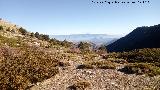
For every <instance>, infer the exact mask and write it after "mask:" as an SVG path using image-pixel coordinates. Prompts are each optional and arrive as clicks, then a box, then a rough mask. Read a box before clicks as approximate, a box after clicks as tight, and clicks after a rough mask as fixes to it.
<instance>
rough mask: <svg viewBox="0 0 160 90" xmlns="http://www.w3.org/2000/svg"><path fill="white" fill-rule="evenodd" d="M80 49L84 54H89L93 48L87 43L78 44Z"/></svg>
mask: <svg viewBox="0 0 160 90" xmlns="http://www.w3.org/2000/svg"><path fill="white" fill-rule="evenodd" d="M78 48H79V49H80V50H81V51H82V52H88V51H90V48H91V44H89V43H87V42H80V43H79V44H78Z"/></svg>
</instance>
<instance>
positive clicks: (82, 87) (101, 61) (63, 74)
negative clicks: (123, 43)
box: [0, 20, 160, 90]
mask: <svg viewBox="0 0 160 90" xmlns="http://www.w3.org/2000/svg"><path fill="white" fill-rule="evenodd" d="M0 22H1V23H0V26H2V27H3V28H1V30H0V32H1V33H0V89H1V90H160V88H159V87H160V74H159V71H160V69H159V68H158V67H159V59H158V58H157V57H155V58H156V59H157V61H156V62H157V63H158V64H157V63H156V66H155V65H153V66H152V67H155V68H156V70H154V72H156V74H154V76H149V75H147V73H148V72H150V71H151V70H153V69H150V67H149V65H148V64H147V67H144V68H141V67H140V68H138V72H144V71H145V72H144V73H142V74H139V75H137V74H136V72H135V73H134V74H127V73H124V72H122V70H121V69H123V68H124V67H125V66H127V65H129V64H130V62H129V61H127V58H128V57H127V56H129V55H131V54H130V53H129V54H124V55H127V56H123V54H122V55H121V54H120V55H121V56H123V57H126V59H124V58H123V57H120V56H118V55H119V54H118V53H107V52H104V51H103V52H101V53H100V52H95V51H85V50H79V48H74V45H73V44H71V43H70V42H67V41H65V42H61V41H58V40H55V39H48V38H47V37H46V35H41V34H40V35H39V34H37V33H36V34H33V33H30V32H25V33H24V32H23V33H22V32H20V30H19V29H20V28H21V27H17V26H15V25H13V24H11V23H8V22H5V21H2V20H1V21H0ZM7 28H10V29H9V30H7ZM12 30H14V31H15V32H12ZM22 31H25V30H22ZM156 51H157V52H156V53H159V52H160V51H159V50H156ZM154 52H155V51H154ZM152 54H153V53H151V54H150V55H152ZM133 55H134V54H133ZM147 55H148V54H147ZM157 55H159V54H157ZM118 57H120V58H118ZM139 57H140V56H139ZM145 57H147V56H145ZM130 59H132V58H130ZM142 59H143V58H142ZM148 59H150V58H147V59H146V60H148ZM153 59H154V58H153ZM142 61H143V60H142ZM153 64H154V63H153ZM148 68H149V69H148ZM135 70H136V68H135Z"/></svg>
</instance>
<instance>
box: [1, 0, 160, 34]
mask: <svg viewBox="0 0 160 90" xmlns="http://www.w3.org/2000/svg"><path fill="white" fill-rule="evenodd" d="M91 1H92V0H0V17H1V18H3V19H5V20H7V21H10V22H13V23H15V24H18V25H20V26H23V27H24V28H26V29H27V30H28V31H31V32H36V31H38V32H40V33H44V34H86V33H87V34H120V35H122V34H123V35H124V34H127V33H129V32H131V31H132V30H133V29H135V28H136V27H140V26H152V25H156V24H160V0H150V3H145V4H138V3H137V4H111V5H109V4H107V3H105V4H94V3H92V2H91ZM93 1H104V0H93ZM107 1H115V0H107ZM117 1H138V0H117ZM139 1H143V0H139Z"/></svg>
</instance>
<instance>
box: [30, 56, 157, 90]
mask: <svg viewBox="0 0 160 90" xmlns="http://www.w3.org/2000/svg"><path fill="white" fill-rule="evenodd" d="M62 61H63V60H62ZM68 62H69V63H70V66H67V67H60V68H59V71H60V73H59V74H57V75H56V76H55V77H52V78H50V79H48V80H45V81H43V82H40V83H37V84H36V85H35V86H33V87H32V88H31V90H72V89H70V88H69V87H70V86H72V85H73V84H75V83H77V82H83V81H86V82H89V83H90V84H91V85H90V86H89V87H87V88H86V89H85V90H160V76H156V77H148V76H145V75H135V74H124V73H123V72H120V71H118V69H120V68H122V67H123V66H124V65H119V66H118V67H117V69H116V70H112V69H76V67H77V66H78V65H80V64H82V63H83V62H85V60H83V59H81V58H77V60H74V61H73V60H68ZM73 90H74V89H73Z"/></svg>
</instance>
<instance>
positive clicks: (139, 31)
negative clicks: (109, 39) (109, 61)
mask: <svg viewBox="0 0 160 90" xmlns="http://www.w3.org/2000/svg"><path fill="white" fill-rule="evenodd" d="M159 39H160V25H154V26H150V27H138V28H136V29H135V30H133V31H132V32H131V33H129V34H128V35H126V36H125V37H122V38H120V39H118V40H117V41H115V42H114V43H112V44H110V45H108V46H107V49H108V51H110V52H123V51H130V50H134V49H143V48H160V42H159Z"/></svg>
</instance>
